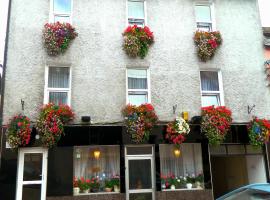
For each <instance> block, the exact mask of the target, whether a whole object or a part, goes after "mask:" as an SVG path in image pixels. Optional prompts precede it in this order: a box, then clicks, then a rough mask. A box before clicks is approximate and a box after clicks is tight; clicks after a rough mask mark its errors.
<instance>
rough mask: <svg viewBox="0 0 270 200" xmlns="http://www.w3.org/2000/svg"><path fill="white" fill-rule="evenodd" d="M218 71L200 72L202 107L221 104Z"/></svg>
mask: <svg viewBox="0 0 270 200" xmlns="http://www.w3.org/2000/svg"><path fill="white" fill-rule="evenodd" d="M218 73H219V72H217V71H201V72H200V77H201V94H202V96H201V98H202V107H205V106H212V105H214V106H220V105H221V104H222V103H221V92H220V83H219V81H220V78H219V74H218Z"/></svg>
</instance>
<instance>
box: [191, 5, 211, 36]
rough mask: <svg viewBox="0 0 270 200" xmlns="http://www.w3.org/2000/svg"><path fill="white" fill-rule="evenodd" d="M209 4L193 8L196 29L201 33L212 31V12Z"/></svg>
mask: <svg viewBox="0 0 270 200" xmlns="http://www.w3.org/2000/svg"><path fill="white" fill-rule="evenodd" d="M212 10H213V9H212V5H210V4H199V5H196V6H195V14H196V23H197V29H199V30H201V31H212V30H213V29H214V28H213V25H214V24H213V11H212Z"/></svg>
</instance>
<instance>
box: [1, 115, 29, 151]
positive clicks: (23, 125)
mask: <svg viewBox="0 0 270 200" xmlns="http://www.w3.org/2000/svg"><path fill="white" fill-rule="evenodd" d="M6 134H7V142H8V144H9V145H10V147H11V148H14V149H16V148H18V147H24V146H26V145H28V144H29V142H30V137H31V128H30V120H29V118H28V117H26V116H24V115H21V114H19V115H15V116H14V117H12V118H11V119H10V122H9V124H8V126H7V133H6Z"/></svg>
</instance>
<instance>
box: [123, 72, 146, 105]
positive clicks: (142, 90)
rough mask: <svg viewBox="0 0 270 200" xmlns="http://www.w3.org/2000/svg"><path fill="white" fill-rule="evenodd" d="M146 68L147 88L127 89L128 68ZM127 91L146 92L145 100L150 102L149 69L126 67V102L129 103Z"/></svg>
mask: <svg viewBox="0 0 270 200" xmlns="http://www.w3.org/2000/svg"><path fill="white" fill-rule="evenodd" d="M132 69H135V70H146V78H147V89H128V70H132ZM129 92H135V93H136V92H146V94H147V102H146V103H151V86H150V69H149V68H127V69H126V104H131V103H129V98H128V96H129ZM132 105H133V104H132Z"/></svg>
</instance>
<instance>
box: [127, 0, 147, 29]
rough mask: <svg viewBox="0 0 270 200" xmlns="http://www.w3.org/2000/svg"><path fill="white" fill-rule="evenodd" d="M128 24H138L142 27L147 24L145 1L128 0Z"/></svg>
mask: <svg viewBox="0 0 270 200" xmlns="http://www.w3.org/2000/svg"><path fill="white" fill-rule="evenodd" d="M127 7H128V24H129V25H134V24H137V25H138V26H140V27H143V26H145V24H146V23H145V1H144V0H128V2H127Z"/></svg>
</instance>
